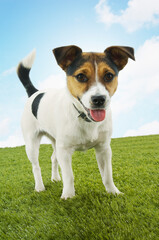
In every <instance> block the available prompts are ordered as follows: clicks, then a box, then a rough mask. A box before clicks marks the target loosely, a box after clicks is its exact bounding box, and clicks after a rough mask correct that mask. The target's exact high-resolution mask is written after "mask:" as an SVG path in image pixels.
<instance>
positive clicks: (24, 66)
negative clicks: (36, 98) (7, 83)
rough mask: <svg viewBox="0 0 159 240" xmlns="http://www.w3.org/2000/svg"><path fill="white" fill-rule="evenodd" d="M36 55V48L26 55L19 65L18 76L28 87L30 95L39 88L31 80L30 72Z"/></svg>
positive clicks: (26, 87)
mask: <svg viewBox="0 0 159 240" xmlns="http://www.w3.org/2000/svg"><path fill="white" fill-rule="evenodd" d="M35 55H36V50H35V49H34V50H33V51H32V52H31V53H30V54H29V55H28V56H26V57H25V58H24V59H23V60H22V61H21V62H20V63H19V65H18V67H17V74H18V77H19V79H20V81H21V83H22V84H23V86H24V87H25V89H26V92H27V94H28V97H30V96H31V95H32V94H34V93H35V92H37V91H38V90H37V89H36V88H35V87H34V86H33V84H32V82H31V81H30V77H29V72H30V70H31V67H32V65H33V62H34V59H35Z"/></svg>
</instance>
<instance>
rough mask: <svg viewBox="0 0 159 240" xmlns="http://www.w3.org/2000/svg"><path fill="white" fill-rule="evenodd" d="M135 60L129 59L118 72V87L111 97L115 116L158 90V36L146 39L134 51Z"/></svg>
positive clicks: (128, 109) (149, 97)
mask: <svg viewBox="0 0 159 240" xmlns="http://www.w3.org/2000/svg"><path fill="white" fill-rule="evenodd" d="M135 55H136V62H133V61H129V63H128V65H127V66H126V67H125V69H124V70H122V71H121V72H120V73H119V87H118V89H117V93H116V94H115V95H114V96H113V98H112V108H113V114H114V115H115V116H117V115H119V114H121V113H123V112H128V111H130V110H131V109H132V108H133V107H134V106H135V105H136V104H137V103H138V101H140V100H143V99H144V98H145V99H149V100H150V101H151V95H152V94H153V93H154V92H156V91H159V67H158V56H159V37H153V38H152V39H150V40H147V41H146V42H145V43H144V44H143V45H142V46H141V47H139V49H138V50H137V51H136V54H135Z"/></svg>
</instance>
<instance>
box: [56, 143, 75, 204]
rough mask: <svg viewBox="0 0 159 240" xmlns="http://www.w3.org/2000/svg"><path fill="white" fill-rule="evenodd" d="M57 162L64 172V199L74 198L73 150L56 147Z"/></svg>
mask: <svg viewBox="0 0 159 240" xmlns="http://www.w3.org/2000/svg"><path fill="white" fill-rule="evenodd" d="M56 149H57V160H58V163H59V165H60V168H61V172H62V180H63V192H62V196H61V198H62V199H65V200H66V199H67V198H72V197H73V196H75V189H74V177H73V171H72V150H70V149H67V150H66V149H65V148H63V147H61V146H58V145H56Z"/></svg>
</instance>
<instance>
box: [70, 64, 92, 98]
mask: <svg viewBox="0 0 159 240" xmlns="http://www.w3.org/2000/svg"><path fill="white" fill-rule="evenodd" d="M78 74H84V75H85V76H86V77H87V79H88V81H87V82H79V81H78V80H77V79H76V76H77V75H78ZM94 81H95V69H94V66H93V63H92V62H91V61H88V62H85V63H84V64H83V65H81V66H80V67H79V68H77V70H75V72H74V73H73V75H72V76H67V86H68V89H69V91H70V92H71V94H72V95H73V96H74V97H76V98H77V97H81V96H82V95H83V93H85V92H86V91H87V90H88V89H89V88H90V87H91V85H93V83H94Z"/></svg>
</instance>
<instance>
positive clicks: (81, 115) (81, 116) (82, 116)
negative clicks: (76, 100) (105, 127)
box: [73, 104, 92, 122]
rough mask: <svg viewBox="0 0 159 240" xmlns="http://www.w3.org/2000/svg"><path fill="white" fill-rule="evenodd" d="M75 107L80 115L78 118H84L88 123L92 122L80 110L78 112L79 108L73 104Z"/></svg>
mask: <svg viewBox="0 0 159 240" xmlns="http://www.w3.org/2000/svg"><path fill="white" fill-rule="evenodd" d="M73 106H74V108H75V109H76V110H77V112H78V113H79V116H78V117H80V118H82V119H83V120H84V121H86V122H92V121H91V120H90V119H89V118H88V117H87V115H86V114H85V113H84V112H81V111H80V110H78V108H77V107H76V106H75V105H74V104H73Z"/></svg>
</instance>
